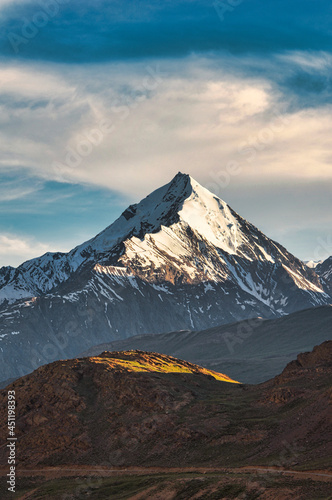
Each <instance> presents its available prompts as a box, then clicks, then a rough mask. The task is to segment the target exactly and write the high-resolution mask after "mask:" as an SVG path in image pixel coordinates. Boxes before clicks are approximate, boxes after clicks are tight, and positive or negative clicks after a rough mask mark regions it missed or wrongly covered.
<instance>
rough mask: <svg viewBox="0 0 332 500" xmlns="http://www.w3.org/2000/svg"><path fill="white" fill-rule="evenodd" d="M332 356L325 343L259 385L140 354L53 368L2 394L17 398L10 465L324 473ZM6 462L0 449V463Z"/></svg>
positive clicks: (2, 413) (0, 405)
mask: <svg viewBox="0 0 332 500" xmlns="http://www.w3.org/2000/svg"><path fill="white" fill-rule="evenodd" d="M331 356H332V342H325V343H324V344H322V345H321V346H319V347H316V348H315V349H314V351H313V352H311V353H307V354H302V355H299V356H298V358H297V360H296V361H293V362H291V363H290V364H289V365H288V366H287V367H286V369H285V370H284V371H283V372H282V373H281V375H280V376H278V377H276V378H274V379H272V380H271V381H269V382H267V383H265V384H262V385H258V386H243V385H239V384H234V383H229V382H230V380H229V379H228V378H227V377H226V376H224V375H221V374H219V375H218V374H216V373H211V372H210V373H208V372H207V371H206V370H202V369H200V368H199V367H197V366H194V365H192V364H190V363H186V362H182V361H179V360H176V359H174V358H171V357H168V356H163V355H156V354H153V353H146V352H142V351H131V352H122V353H121V352H116V353H109V352H105V353H103V354H101V355H100V356H98V357H93V358H85V359H75V360H69V361H58V362H54V363H52V364H50V365H47V366H44V367H41V368H39V369H38V370H36V371H35V372H34V373H33V374H30V375H27V376H25V377H23V378H21V379H19V380H17V381H16V382H14V383H13V384H11V385H10V386H9V387H8V388H7V390H14V391H15V393H16V399H17V422H16V435H17V437H18V442H19V444H20V447H19V453H18V455H17V459H18V467H23V468H26V467H30V468H32V469H35V468H36V467H38V468H40V467H43V466H59V465H63V464H67V465H68V464H72V465H73V464H77V465H79V464H81V465H83V464H90V465H103V466H108V467H112V466H124V467H128V466H141V467H142V466H143V467H149V466H154V467H157V466H159V467H179V466H182V467H184V466H195V467H198V466H209V467H213V466H227V467H230V466H243V465H246V466H248V465H257V464H258V465H269V466H272V465H277V466H279V467H294V466H298V467H301V468H311V469H317V468H319V469H322V468H328V467H330V466H331V465H332V462H331V459H332V457H331V444H332V422H331V418H330V416H331V404H332V392H331V391H332V389H331V375H332V357H331ZM218 379H220V380H218ZM224 380H227V382H225V381H224ZM7 390H5V391H1V392H0V436H1V440H2V442H5V440H6V435H7V432H8V429H7V427H6V422H7V419H6V401H7ZM6 456H7V450H6V448H5V447H1V448H0V461H1V463H2V464H5V463H6Z"/></svg>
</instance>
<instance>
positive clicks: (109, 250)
mask: <svg viewBox="0 0 332 500" xmlns="http://www.w3.org/2000/svg"><path fill="white" fill-rule="evenodd" d="M0 300H1V301H2V305H1V306H0V361H2V363H0V380H5V379H9V378H11V377H17V376H21V375H23V374H25V373H28V372H31V371H32V370H33V369H35V368H36V367H37V366H40V365H41V364H44V363H47V362H50V361H52V360H55V359H60V358H66V357H71V356H77V354H78V353H79V352H82V350H83V349H87V348H89V347H91V346H93V345H96V344H98V343H101V342H106V341H112V340H119V339H123V338H127V337H130V336H133V335H137V334H142V333H162V332H165V331H171V330H181V329H191V330H202V329H205V328H208V327H212V326H217V325H220V324H226V323H230V322H234V321H239V320H242V319H247V318H252V317H257V316H262V317H264V318H275V317H279V316H283V315H285V314H289V313H291V312H294V311H296V310H300V309H304V308H308V307H314V306H319V305H324V304H329V303H330V302H331V297H330V295H329V294H328V293H327V292H326V290H324V289H323V285H322V283H321V282H320V279H319V277H318V275H317V274H316V272H315V270H313V269H310V268H308V267H307V266H305V265H304V264H303V263H302V262H301V261H300V260H299V259H297V258H296V257H294V256H293V255H291V254H290V253H289V252H287V250H286V249H285V248H283V247H282V246H281V245H279V244H278V243H276V242H274V241H272V240H270V239H269V238H268V237H267V236H265V235H264V234H263V233H261V232H260V231H259V230H258V229H257V228H256V227H255V226H253V225H252V224H250V223H249V222H247V221H246V220H245V219H243V218H242V217H240V216H239V215H238V214H237V213H236V212H234V210H232V209H231V208H230V207H229V206H228V205H227V204H226V203H225V202H224V201H222V200H221V199H219V198H217V197H216V196H214V195H213V194H212V193H210V192H209V191H207V190H206V189H204V188H203V187H202V186H200V185H199V184H198V183H197V182H196V181H195V180H194V179H192V178H191V177H190V176H188V175H184V174H181V173H179V174H178V175H176V177H175V178H174V179H173V180H172V181H171V182H170V183H169V184H167V185H166V186H163V187H161V188H159V189H157V190H156V191H155V192H153V193H152V194H151V195H149V196H148V197H147V198H145V199H144V200H142V201H141V202H140V203H138V204H137V205H132V206H130V207H129V208H128V209H127V210H126V211H125V212H124V213H123V214H122V215H121V217H120V218H119V219H118V220H117V221H115V222H114V223H113V224H112V225H111V226H109V227H108V228H106V229H105V230H104V231H103V232H101V233H100V234H99V235H97V236H96V237H95V238H93V239H91V240H90V241H88V242H86V243H84V244H82V245H80V246H78V247H77V248H75V249H73V250H72V251H71V252H69V253H68V254H60V253H56V254H50V253H48V254H46V255H44V256H43V257H40V258H38V259H33V260H31V261H28V262H26V263H24V264H22V265H21V266H20V267H19V268H17V269H12V268H8V267H6V268H2V269H1V270H0Z"/></svg>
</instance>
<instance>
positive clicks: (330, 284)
mask: <svg viewBox="0 0 332 500" xmlns="http://www.w3.org/2000/svg"><path fill="white" fill-rule="evenodd" d="M315 271H316V273H317V274H318V276H319V277H320V281H321V283H322V285H323V287H324V289H325V291H326V292H327V293H329V294H330V295H332V256H331V257H329V258H328V259H326V260H324V261H323V262H320V263H319V264H317V266H316V268H315Z"/></svg>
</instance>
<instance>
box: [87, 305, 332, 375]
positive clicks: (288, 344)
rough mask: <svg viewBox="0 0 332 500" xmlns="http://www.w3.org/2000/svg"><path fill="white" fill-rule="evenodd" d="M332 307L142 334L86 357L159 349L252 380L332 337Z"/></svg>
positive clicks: (91, 351)
mask: <svg viewBox="0 0 332 500" xmlns="http://www.w3.org/2000/svg"><path fill="white" fill-rule="evenodd" d="M331 325H332V307H331V306H324V307H314V308H311V309H306V310H304V311H298V312H296V313H292V314H290V315H288V316H283V317H282V318H278V319H272V320H266V319H261V318H255V319H251V320H244V321H239V322H237V323H232V324H229V325H222V326H217V327H214V328H210V329H208V330H203V331H197V332H194V331H191V330H187V331H180V332H171V333H164V334H150V335H138V336H135V337H131V338H129V339H125V340H118V341H115V342H110V343H105V344H101V345H97V346H95V347H92V348H91V349H88V350H87V351H85V352H83V353H82V354H81V355H80V356H97V355H98V354H100V353H101V352H103V351H123V350H125V351H127V350H129V349H139V350H141V351H151V352H159V353H163V354H167V355H171V356H175V357H177V358H180V359H185V360H187V361H191V362H192V363H196V364H198V365H201V366H205V367H207V368H209V369H211V370H216V371H222V370H225V372H226V373H227V374H228V375H230V376H231V377H232V378H235V379H236V380H239V381H240V382H242V383H246V384H259V383H261V382H265V381H266V380H269V379H270V378H272V377H274V376H276V375H277V374H278V373H280V372H281V370H282V369H283V368H284V366H285V365H286V364H287V363H289V362H290V361H291V360H292V359H294V357H295V356H296V354H297V353H298V352H304V351H309V350H312V349H313V347H314V346H315V345H316V344H317V343H318V344H320V343H322V342H324V341H325V340H332V328H331Z"/></svg>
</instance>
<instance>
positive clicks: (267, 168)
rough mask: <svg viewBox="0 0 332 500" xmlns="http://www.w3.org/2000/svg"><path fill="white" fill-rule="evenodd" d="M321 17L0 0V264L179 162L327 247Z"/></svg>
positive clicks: (62, 240) (290, 9)
mask: <svg viewBox="0 0 332 500" xmlns="http://www.w3.org/2000/svg"><path fill="white" fill-rule="evenodd" d="M331 21H332V4H331V3H330V2H328V1H326V0H318V1H315V2H313V1H312V0H310V1H309V0H302V1H299V0H292V2H289V1H287V2H286V1H285V0H279V1H278V2H276V1H275V0H265V1H263V0H242V1H241V0H220V1H215V2H213V1H211V2H210V1H194V0H183V1H170V0H169V1H163V2H160V1H154V2H151V1H150V2H149V1H146V0H141V1H134V0H130V1H127V2H123V1H120V0H119V1H115V0H113V1H112V0H111V1H103V0H97V1H94V2H92V1H91V2H86V1H84V0H83V1H80V2H79V1H75V0H71V1H68V0H39V1H30V0H17V1H11V0H0V22H1V35H0V151H1V155H0V181H1V185H0V209H1V219H0V265H18V264H19V263H20V262H22V261H24V260H26V259H27V258H31V257H33V256H37V255H39V254H40V253H43V252H45V251H48V250H63V251H66V250H69V249H70V248H72V247H73V246H75V245H76V244H79V243H81V242H82V241H83V240H85V239H88V238H89V237H91V236H93V235H94V234H96V233H97V232H99V231H100V230H102V229H103V228H104V227H106V226H107V225H108V224H110V223H111V222H112V221H113V220H114V219H115V218H116V217H117V216H118V215H119V214H120V213H121V211H122V210H123V209H124V208H125V207H126V206H127V205H128V204H130V203H132V202H136V201H138V200H139V199H141V198H142V197H143V196H145V195H146V194H148V193H149V192H150V191H151V190H153V189H155V188H157V187H158V186H160V185H161V184H163V183H166V182H168V181H169V180H170V179H171V178H172V177H173V176H174V175H175V174H176V173H177V172H178V171H179V170H180V171H183V172H187V173H190V174H191V175H192V176H193V177H195V178H196V179H197V180H198V181H199V182H201V184H203V185H205V186H206V187H208V188H210V189H211V190H212V191H214V192H216V193H217V194H218V195H219V196H220V197H222V198H223V199H225V201H227V202H229V203H230V204H231V206H232V207H233V208H234V209H235V210H237V211H238V212H239V213H240V214H241V215H242V216H244V217H245V218H247V219H249V220H250V221H252V222H253V223H255V224H256V225H257V226H258V227H259V228H260V229H262V230H263V231H264V232H265V233H266V234H267V235H269V236H270V237H272V238H274V239H276V240H278V241H279V242H280V243H282V244H283V245H284V246H286V247H287V248H288V249H289V250H290V251H291V252H293V253H294V254H295V255H297V256H299V257H300V258H303V259H310V258H314V259H320V258H324V257H327V256H328V255H330V254H332V237H331V194H332V193H331V191H332V189H331V187H332V181H331V161H332V148H331V141H330V137H331V128H332V112H331V111H332V102H331V100H332V76H331V75H332V72H331V69H332V45H331V38H332V37H331V30H332V28H331V26H332V22H331ZM235 172H236V173H235Z"/></svg>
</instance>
